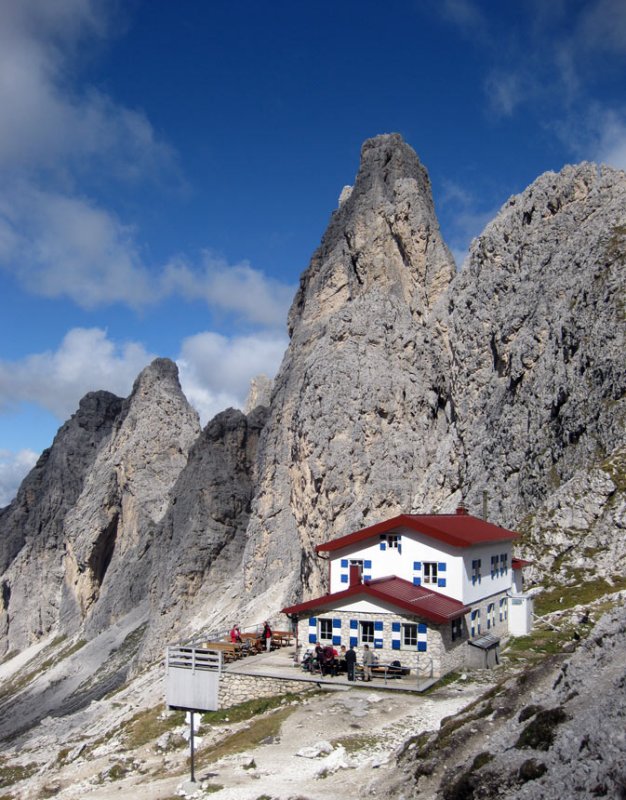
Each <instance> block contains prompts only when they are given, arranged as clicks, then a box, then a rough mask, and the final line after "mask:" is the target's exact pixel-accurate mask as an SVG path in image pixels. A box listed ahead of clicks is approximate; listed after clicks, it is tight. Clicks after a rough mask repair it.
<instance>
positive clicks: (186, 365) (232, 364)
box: [0, 328, 287, 424]
mask: <svg viewBox="0 0 626 800" xmlns="http://www.w3.org/2000/svg"><path fill="white" fill-rule="evenodd" d="M286 346H287V338H286V336H284V335H279V334H271V333H264V334H263V333H261V334H257V335H249V336H237V337H232V338H228V337H226V336H222V335H220V334H217V333H211V332H205V333H199V334H196V335H195V336H191V337H189V338H187V339H185V340H184V341H183V343H182V346H181V351H180V356H179V358H178V359H177V362H178V366H179V370H180V380H181V385H182V387H183V391H184V392H185V394H186V396H187V398H188V400H189V402H190V403H191V404H192V405H193V406H194V408H196V409H197V411H198V413H199V414H200V417H201V419H202V422H203V424H204V423H206V422H207V421H208V420H209V419H210V418H211V417H213V416H214V415H215V414H217V413H218V412H219V411H223V410H224V409H225V408H227V407H228V406H234V407H236V408H243V405H244V403H245V399H246V396H247V394H248V390H249V386H250V380H251V379H252V378H253V377H255V376H256V375H259V374H260V373H264V374H266V375H268V376H270V377H273V376H274V374H275V373H276V371H277V369H278V367H279V365H280V362H281V359H282V356H283V353H284V351H285V348H286ZM154 357H155V356H154V355H153V354H152V353H149V352H148V351H147V350H146V349H145V348H144V346H143V345H142V344H140V343H138V342H126V343H124V344H122V345H119V344H116V343H115V342H113V341H111V340H110V339H109V338H108V337H107V334H106V331H104V330H102V329H100V328H89V329H86V328H74V329H73V330H71V331H69V332H68V333H67V334H66V335H65V337H64V338H63V341H62V342H61V344H60V346H59V347H58V349H57V350H55V351H47V352H44V353H35V354H32V355H29V356H27V357H25V358H23V359H20V360H18V361H6V360H4V361H0V409H2V408H5V409H6V408H12V407H16V406H18V405H19V404H20V403H24V402H30V403H34V404H36V405H37V406H39V407H41V408H45V409H47V410H48V411H50V412H51V413H52V414H53V415H54V416H55V417H56V418H57V419H58V420H59V421H60V422H63V421H64V420H66V419H68V418H69V417H70V416H71V414H73V413H74V412H75V411H76V409H77V408H78V403H79V401H80V399H81V397H83V396H84V395H85V394H86V393H87V392H90V391H96V390H99V389H106V390H107V391H110V392H113V393H114V394H117V395H118V396H120V397H126V396H128V394H130V391H131V389H132V385H133V382H134V380H135V378H136V377H137V375H138V374H139V372H141V370H142V369H143V368H144V367H145V366H146V365H147V364H149V363H150V361H152V359H153V358H154Z"/></svg>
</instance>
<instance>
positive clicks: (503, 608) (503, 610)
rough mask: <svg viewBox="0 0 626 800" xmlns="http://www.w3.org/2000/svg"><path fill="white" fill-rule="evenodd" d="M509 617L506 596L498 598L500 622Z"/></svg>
mask: <svg viewBox="0 0 626 800" xmlns="http://www.w3.org/2000/svg"><path fill="white" fill-rule="evenodd" d="M508 617H509V603H508V601H507V599H506V597H501V598H500V622H505V621H506V620H507V619H508Z"/></svg>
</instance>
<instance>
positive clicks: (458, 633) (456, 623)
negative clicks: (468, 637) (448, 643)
mask: <svg viewBox="0 0 626 800" xmlns="http://www.w3.org/2000/svg"><path fill="white" fill-rule="evenodd" d="M450 624H451V626H452V641H453V642H455V641H456V640H457V639H462V638H463V617H459V618H458V619H453V620H452V622H451V623H450Z"/></svg>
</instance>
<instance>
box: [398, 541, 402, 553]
mask: <svg viewBox="0 0 626 800" xmlns="http://www.w3.org/2000/svg"><path fill="white" fill-rule="evenodd" d="M401 552H402V542H398V553H401Z"/></svg>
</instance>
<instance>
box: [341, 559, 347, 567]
mask: <svg viewBox="0 0 626 800" xmlns="http://www.w3.org/2000/svg"><path fill="white" fill-rule="evenodd" d="M341 568H342V569H348V559H347V558H342V559H341Z"/></svg>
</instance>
